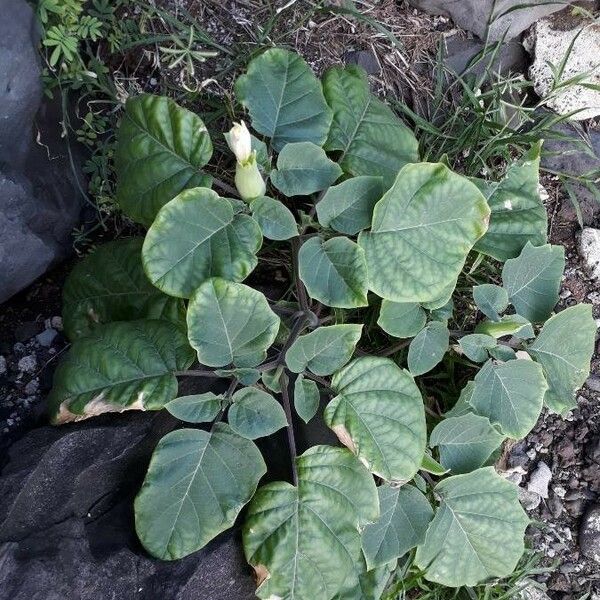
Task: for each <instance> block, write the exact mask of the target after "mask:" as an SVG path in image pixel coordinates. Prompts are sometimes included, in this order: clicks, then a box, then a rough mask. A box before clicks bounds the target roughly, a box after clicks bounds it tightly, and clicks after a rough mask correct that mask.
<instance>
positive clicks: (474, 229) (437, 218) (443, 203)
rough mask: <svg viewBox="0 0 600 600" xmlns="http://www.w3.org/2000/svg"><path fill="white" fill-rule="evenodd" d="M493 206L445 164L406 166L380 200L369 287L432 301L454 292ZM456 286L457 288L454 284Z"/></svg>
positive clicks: (369, 242) (371, 234)
mask: <svg viewBox="0 0 600 600" xmlns="http://www.w3.org/2000/svg"><path fill="white" fill-rule="evenodd" d="M488 217H489V208H488V205H487V203H486V201H485V198H484V197H483V196H482V195H481V193H480V192H479V190H478V189H477V188H476V187H475V185H473V184H472V183H471V182H470V181H468V180H467V179H465V178H464V177H461V176H460V175H457V174H456V173H453V172H452V171H450V169H448V168H447V167H446V166H444V165H442V164H431V163H420V164H417V165H407V166H405V167H404V168H403V169H402V170H401V171H400V173H399V174H398V177H397V178H396V181H395V182H394V185H393V186H392V187H391V189H390V190H389V191H388V192H386V194H385V195H384V196H383V198H382V199H381V200H380V201H379V202H378V203H377V204H376V205H375V210H374V212H373V224H372V227H371V231H362V232H361V233H360V235H359V237H358V243H359V244H360V246H362V247H363V248H364V250H365V255H366V259H367V268H368V272H369V288H370V289H371V290H372V291H374V292H375V293H376V294H377V295H378V296H381V297H382V298H386V299H388V300H393V301H395V302H427V301H431V300H437V299H439V298H440V297H442V296H444V295H445V296H446V297H445V300H444V302H443V303H442V304H444V303H445V302H446V301H447V300H448V298H449V297H450V296H451V294H452V289H453V287H454V286H455V285H456V280H457V279H458V275H459V274H460V271H461V269H462V267H463V265H464V263H465V260H466V258H467V254H468V253H469V251H470V250H471V248H472V247H473V244H475V242H476V241H477V240H478V239H479V238H480V237H481V236H482V235H483V233H484V232H485V230H486V228H487V219H488ZM451 288H452V289H451Z"/></svg>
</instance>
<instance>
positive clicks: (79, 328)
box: [63, 238, 185, 340]
mask: <svg viewBox="0 0 600 600" xmlns="http://www.w3.org/2000/svg"><path fill="white" fill-rule="evenodd" d="M142 242H143V240H142V239H141V238H132V239H128V240H116V241H114V242H108V243H107V244H104V245H103V246H100V247H99V248H98V249H97V250H95V251H94V252H93V253H92V254H90V255H89V256H87V257H86V258H84V259H83V260H82V261H81V262H79V263H77V264H76V265H75V268H74V269H73V270H72V271H71V273H70V275H69V276H68V277H67V280H66V282H65V287H64V290H63V323H64V328H65V331H66V333H67V335H68V336H69V338H71V339H72V340H74V339H76V338H79V337H82V336H84V335H87V334H89V333H90V332H91V331H92V330H93V329H94V328H95V327H96V326H97V325H102V324H104V323H110V322H112V321H134V320H136V319H144V318H147V319H165V320H168V321H172V322H174V323H181V324H182V325H184V324H185V309H184V306H183V302H182V301H181V300H178V299H176V298H171V297H169V296H166V295H165V294H162V293H161V292H160V291H159V290H157V289H156V288H155V287H154V286H153V285H152V284H151V283H150V282H149V281H148V278H147V277H146V274H145V273H144V269H143V267H142Z"/></svg>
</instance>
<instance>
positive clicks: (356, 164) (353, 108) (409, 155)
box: [323, 65, 419, 188]
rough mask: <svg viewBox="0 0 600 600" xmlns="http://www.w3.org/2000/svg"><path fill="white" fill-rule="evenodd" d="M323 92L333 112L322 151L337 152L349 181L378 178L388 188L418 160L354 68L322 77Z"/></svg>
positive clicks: (406, 133) (412, 144) (412, 141)
mask: <svg viewBox="0 0 600 600" xmlns="http://www.w3.org/2000/svg"><path fill="white" fill-rule="evenodd" d="M323 92H324V93H325V98H326V99H327V102H328V103H329V106H331V108H332V109H333V123H332V125H331V131H330V132H329V137H328V138H327V143H326V144H325V149H326V150H339V151H341V156H340V159H339V163H340V165H341V167H342V169H344V171H345V172H346V173H350V174H352V175H379V176H381V177H383V182H384V185H385V187H386V188H388V187H389V186H390V185H392V183H393V182H394V179H395V178H396V175H397V174H398V171H399V170H400V169H401V168H402V167H403V166H404V165H405V164H406V163H411V162H417V161H418V160H419V144H418V142H417V140H416V138H415V136H414V135H413V134H412V132H411V131H410V130H409V129H408V128H407V127H406V126H405V125H404V123H403V122H402V121H401V120H400V119H399V118H398V117H397V116H396V115H395V114H394V113H393V112H392V110H391V109H390V108H389V107H388V106H387V105H386V104H384V103H383V102H381V101H380V100H378V99H377V98H375V96H373V95H372V94H371V92H370V91H369V82H368V79H367V75H366V73H365V72H364V71H363V70H362V69H361V68H360V67H356V66H353V65H351V66H347V67H345V68H340V67H333V68H331V69H329V70H328V71H327V72H326V73H325V75H324V76H323Z"/></svg>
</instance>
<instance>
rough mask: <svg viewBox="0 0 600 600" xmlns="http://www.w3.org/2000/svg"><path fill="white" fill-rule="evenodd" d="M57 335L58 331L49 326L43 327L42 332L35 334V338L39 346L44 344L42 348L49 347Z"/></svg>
mask: <svg viewBox="0 0 600 600" xmlns="http://www.w3.org/2000/svg"><path fill="white" fill-rule="evenodd" d="M57 335H58V331H56V329H52V328H50V329H45V330H44V331H42V333H39V334H38V335H36V336H35V339H36V340H37V342H38V344H39V345H40V346H44V348H50V346H52V344H53V343H54V340H55V339H56V336H57Z"/></svg>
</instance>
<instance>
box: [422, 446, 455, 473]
mask: <svg viewBox="0 0 600 600" xmlns="http://www.w3.org/2000/svg"><path fill="white" fill-rule="evenodd" d="M421 471H425V472H426V473H431V474H432V475H435V476H436V477H441V476H442V475H445V474H446V473H447V472H448V471H449V469H446V468H444V467H443V465H441V464H440V463H439V462H438V461H437V460H435V459H434V458H433V457H432V456H430V455H429V454H427V452H425V454H424V455H423V460H422V461H421Z"/></svg>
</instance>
